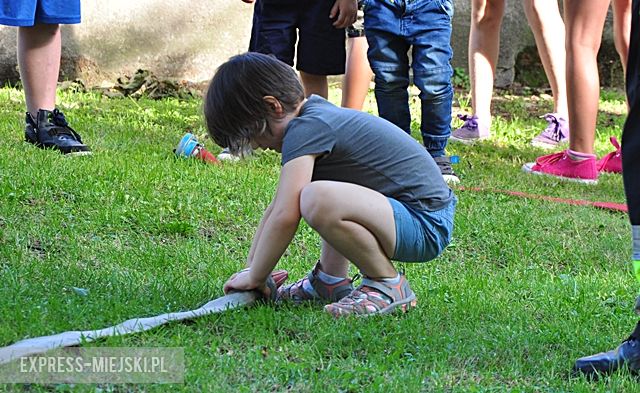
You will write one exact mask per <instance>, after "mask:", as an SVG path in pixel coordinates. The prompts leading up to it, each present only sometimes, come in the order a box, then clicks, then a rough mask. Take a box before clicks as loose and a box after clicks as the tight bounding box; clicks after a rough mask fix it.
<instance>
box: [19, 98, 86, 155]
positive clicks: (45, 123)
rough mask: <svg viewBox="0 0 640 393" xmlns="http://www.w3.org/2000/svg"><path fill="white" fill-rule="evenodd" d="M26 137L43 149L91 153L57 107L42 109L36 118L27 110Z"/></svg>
mask: <svg viewBox="0 0 640 393" xmlns="http://www.w3.org/2000/svg"><path fill="white" fill-rule="evenodd" d="M24 139H25V140H26V141H27V142H29V143H33V144H34V145H36V146H38V147H41V148H43V149H48V148H52V149H55V150H58V151H60V152H61V153H62V154H71V155H87V154H91V150H89V148H88V147H87V146H86V145H85V144H83V143H82V138H80V135H79V134H78V133H77V132H75V131H74V130H73V128H71V127H69V124H68V123H67V120H66V119H65V118H64V115H63V114H62V112H60V111H59V110H57V109H54V110H53V111H48V110H44V109H40V110H39V111H38V116H37V119H35V120H34V119H33V118H32V117H31V115H30V114H29V112H27V116H26V126H25V129H24Z"/></svg>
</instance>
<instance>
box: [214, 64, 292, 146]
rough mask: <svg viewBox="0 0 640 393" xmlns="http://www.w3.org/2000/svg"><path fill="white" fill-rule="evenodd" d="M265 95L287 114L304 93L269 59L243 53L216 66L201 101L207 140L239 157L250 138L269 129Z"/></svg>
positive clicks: (286, 69)
mask: <svg viewBox="0 0 640 393" xmlns="http://www.w3.org/2000/svg"><path fill="white" fill-rule="evenodd" d="M265 96H273V97H275V98H276V99H278V100H279V101H280V103H281V104H282V107H283V109H284V110H285V112H287V113H289V112H292V111H293V110H294V109H295V108H296V107H297V105H298V104H299V103H300V102H301V101H302V100H303V99H304V90H303V88H302V84H301V83H300V80H299V79H298V75H297V74H296V72H295V71H294V70H293V69H292V68H291V67H290V66H289V65H287V64H285V63H283V62H281V61H280V60H278V59H276V58H275V57H272V56H268V55H264V54H260V53H254V52H250V53H244V54H241V55H237V56H234V57H232V58H230V59H229V60H228V61H227V62H226V63H224V64H222V65H221V66H220V67H218V70H217V71H216V73H215V75H214V76H213V79H211V83H210V84H209V88H208V90H207V94H206V97H205V101H204V117H205V120H206V123H207V130H208V132H209V135H210V136H211V138H213V140H214V141H215V142H216V143H217V144H218V145H220V146H221V147H227V148H229V150H231V153H233V154H240V153H241V152H242V151H243V150H244V149H246V148H247V147H248V146H249V142H250V139H251V138H252V137H254V136H259V135H261V134H263V133H264V132H268V130H269V127H267V118H268V116H269V115H270V113H269V106H268V105H267V103H266V102H265V101H264V99H263V98H264V97H265Z"/></svg>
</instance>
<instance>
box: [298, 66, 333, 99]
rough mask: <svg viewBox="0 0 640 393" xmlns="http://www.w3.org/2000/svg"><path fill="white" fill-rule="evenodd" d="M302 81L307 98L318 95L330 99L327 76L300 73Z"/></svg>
mask: <svg viewBox="0 0 640 393" xmlns="http://www.w3.org/2000/svg"><path fill="white" fill-rule="evenodd" d="M300 80H301V81H302V86H303V87H304V95H305V97H309V96H310V95H311V94H316V95H319V96H320V97H324V98H328V97H329V83H328V82H327V76H326V75H314V74H308V73H306V72H304V71H300Z"/></svg>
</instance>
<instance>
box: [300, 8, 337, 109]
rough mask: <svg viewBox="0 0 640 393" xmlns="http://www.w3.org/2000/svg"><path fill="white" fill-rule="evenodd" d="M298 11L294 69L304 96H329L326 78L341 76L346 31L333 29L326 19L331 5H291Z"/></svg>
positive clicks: (331, 23)
mask: <svg viewBox="0 0 640 393" xmlns="http://www.w3.org/2000/svg"><path fill="white" fill-rule="evenodd" d="M293 3H294V4H296V6H297V7H298V8H299V13H298V16H299V22H298V45H297V48H296V51H297V55H296V69H297V70H298V71H300V79H301V80H302V85H303V86H304V92H305V95H306V96H309V95H311V94H317V95H319V96H322V97H324V98H327V97H328V95H329V87H328V84H327V75H342V74H344V68H345V62H346V48H345V29H336V28H335V27H334V26H333V19H330V18H329V13H330V12H331V7H332V6H333V3H334V2H333V1H298V2H295V1H294V2H293Z"/></svg>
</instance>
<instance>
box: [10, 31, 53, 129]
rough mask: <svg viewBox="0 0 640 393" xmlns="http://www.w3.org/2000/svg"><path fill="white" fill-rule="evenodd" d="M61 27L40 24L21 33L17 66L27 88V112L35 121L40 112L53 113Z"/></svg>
mask: <svg viewBox="0 0 640 393" xmlns="http://www.w3.org/2000/svg"><path fill="white" fill-rule="evenodd" d="M61 45H62V44H61V37H60V26H59V25H57V24H37V25H35V26H32V27H20V28H19V29H18V63H19V64H20V78H21V80H22V84H23V85H24V92H25V98H26V101H27V111H28V112H29V113H31V116H33V117H34V118H35V117H36V116H37V115H38V109H46V110H53V109H54V108H55V106H56V87H57V83H58V73H59V71H60V51H61Z"/></svg>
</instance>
